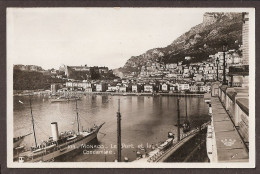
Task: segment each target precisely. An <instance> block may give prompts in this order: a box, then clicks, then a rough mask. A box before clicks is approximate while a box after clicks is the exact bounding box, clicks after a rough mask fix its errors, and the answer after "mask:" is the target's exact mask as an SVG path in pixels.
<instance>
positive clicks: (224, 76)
mask: <svg viewBox="0 0 260 174" xmlns="http://www.w3.org/2000/svg"><path fill="white" fill-rule="evenodd" d="M226 51H227V45H223V59H224V61H223V67H224V69H223V82H222V84H223V85H226V84H227V80H226V58H225V52H226Z"/></svg>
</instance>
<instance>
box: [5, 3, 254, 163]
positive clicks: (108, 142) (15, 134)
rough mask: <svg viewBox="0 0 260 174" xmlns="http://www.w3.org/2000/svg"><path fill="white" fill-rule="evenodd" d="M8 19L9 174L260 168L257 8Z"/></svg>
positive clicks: (31, 14)
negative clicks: (23, 173)
mask: <svg viewBox="0 0 260 174" xmlns="http://www.w3.org/2000/svg"><path fill="white" fill-rule="evenodd" d="M6 16H7V167H9V168H253V167H255V127H254V126H255V110H254V108H255V9H254V8H228V9H227V8H170V7H169V8H126V7H124V8H118V7H115V8H112V7H111V8H94V7H78V8H36V7H35V8H7V10H6ZM249 115H250V116H249Z"/></svg>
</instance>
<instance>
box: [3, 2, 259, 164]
mask: <svg viewBox="0 0 260 174" xmlns="http://www.w3.org/2000/svg"><path fill="white" fill-rule="evenodd" d="M74 8H75V7H74ZM88 8H89V7H88ZM11 9H14V8H7V10H6V12H7V13H6V14H7V15H6V16H7V20H6V21H7V25H6V27H7V30H6V31H7V44H6V45H7V65H6V66H7V67H6V69H7V167H8V168H254V167H255V9H254V8H172V9H178V10H187V9H189V12H190V11H192V9H195V10H197V9H201V10H206V11H208V12H249V44H250V45H249V65H250V68H249V69H250V72H249V74H250V76H249V86H250V90H249V110H250V111H249V112H250V117H249V135H250V136H249V142H250V143H249V149H250V150H249V162H247V163H241V162H239V163H131V162H129V163H113V162H52V163H14V162H13V140H12V137H13V90H12V89H13V78H12V77H13V63H12V60H10V59H8V57H10V54H11V52H10V50H8V46H9V45H10V44H12V42H13V38H10V35H9V33H10V32H11V31H10V30H11V29H12V26H11V25H10V24H9V25H8V21H10V18H12V14H11V13H8V11H10V10H11ZM139 9H140V8H139ZM250 99H252V100H250ZM11 144H12V145H11Z"/></svg>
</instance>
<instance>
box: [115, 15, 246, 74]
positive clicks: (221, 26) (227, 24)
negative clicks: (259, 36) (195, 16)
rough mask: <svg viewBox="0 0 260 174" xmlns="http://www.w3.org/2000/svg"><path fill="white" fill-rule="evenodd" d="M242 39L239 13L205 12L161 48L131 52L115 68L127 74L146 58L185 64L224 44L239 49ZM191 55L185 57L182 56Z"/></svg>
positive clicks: (146, 59)
mask: <svg viewBox="0 0 260 174" xmlns="http://www.w3.org/2000/svg"><path fill="white" fill-rule="evenodd" d="M241 43H242V14H241V13H205V14H204V18H203V23H201V24H199V25H197V26H194V27H193V28H191V29H190V30H189V31H188V32H186V33H184V34H183V35H181V36H180V37H178V38H177V39H175V40H174V41H173V42H172V43H171V44H170V45H168V46H166V47H164V48H153V49H150V50H148V51H147V52H146V53H144V54H141V55H139V56H132V57H131V58H130V59H129V60H128V61H127V62H126V63H125V65H124V66H123V67H121V68H119V69H116V70H115V71H118V72H122V73H124V74H128V73H131V72H138V71H140V67H141V66H143V65H146V63H147V62H161V63H177V62H179V61H183V63H184V64H188V63H195V62H201V61H203V60H206V59H208V57H209V55H212V54H215V53H217V52H219V51H222V47H223V45H227V46H228V48H229V49H238V48H239V46H240V45H241ZM186 56H189V57H191V59H190V60H188V61H187V60H185V57H186Z"/></svg>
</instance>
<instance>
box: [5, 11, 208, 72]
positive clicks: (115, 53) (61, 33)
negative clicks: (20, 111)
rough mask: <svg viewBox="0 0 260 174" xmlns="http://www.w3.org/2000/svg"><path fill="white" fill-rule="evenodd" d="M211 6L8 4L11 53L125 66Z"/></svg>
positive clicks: (18, 59)
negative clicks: (78, 6) (39, 5)
mask: <svg viewBox="0 0 260 174" xmlns="http://www.w3.org/2000/svg"><path fill="white" fill-rule="evenodd" d="M205 12H206V11H205V9H204V10H201V9H193V10H191V9H179V8H8V9H7V58H8V60H9V61H11V62H12V63H13V64H24V65H39V66H42V67H43V68H44V69H50V68H56V69H57V68H59V66H60V65H62V64H65V65H86V64H87V65H88V66H107V67H109V68H110V69H114V68H119V67H122V66H123V65H124V64H125V62H126V61H127V60H128V59H129V58H130V57H131V56H138V55H140V54H143V53H145V52H146V51H147V50H149V49H152V48H157V47H166V46H167V45H169V44H171V43H172V42H173V41H174V40H175V39H176V38H177V37H179V36H180V35H182V34H184V33H185V32H187V31H189V30H190V28H191V27H193V26H195V25H197V24H199V23H201V22H202V21H203V14H204V13H205Z"/></svg>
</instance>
